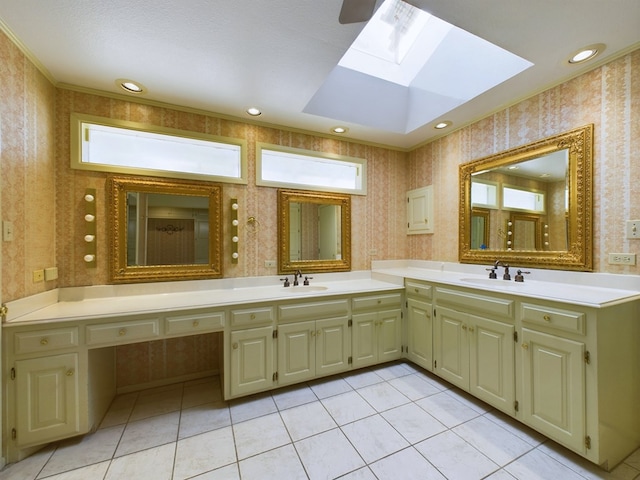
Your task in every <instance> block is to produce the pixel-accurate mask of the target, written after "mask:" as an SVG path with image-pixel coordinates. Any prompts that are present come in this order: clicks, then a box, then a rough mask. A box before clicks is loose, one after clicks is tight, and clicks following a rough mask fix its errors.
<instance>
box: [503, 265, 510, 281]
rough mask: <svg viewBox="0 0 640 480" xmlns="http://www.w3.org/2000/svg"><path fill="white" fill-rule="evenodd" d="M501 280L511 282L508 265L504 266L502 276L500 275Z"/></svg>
mask: <svg viewBox="0 0 640 480" xmlns="http://www.w3.org/2000/svg"><path fill="white" fill-rule="evenodd" d="M502 279H503V280H511V275H510V274H509V265H505V266H504V275H502Z"/></svg>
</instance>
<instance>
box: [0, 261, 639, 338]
mask: <svg viewBox="0 0 640 480" xmlns="http://www.w3.org/2000/svg"><path fill="white" fill-rule="evenodd" d="M484 270H485V267H483V266H481V265H463V264H454V263H442V262H430V261H417V260H395V261H376V262H373V269H372V270H371V271H358V272H346V273H333V274H317V275H314V279H313V280H311V285H310V288H306V287H304V286H297V287H294V286H291V287H288V288H285V287H283V286H282V282H281V281H280V279H279V277H271V276H269V277H266V276H265V277H250V278H229V279H220V280H196V281H185V282H160V283H147V284H133V285H98V286H89V287H73V288H61V289H55V290H50V291H48V292H44V293H42V294H38V295H34V296H31V297H27V298H23V299H19V300H15V301H13V302H8V303H7V307H8V308H9V312H8V315H7V319H6V320H5V322H4V323H3V327H11V326H14V325H25V324H30V323H49V322H61V321H73V320H82V319H93V318H95V319H99V318H105V317H112V318H113V317H120V316H126V315H131V314H153V313H161V312H166V311H169V310H192V309H200V308H215V307H221V308H222V307H227V306H230V305H243V304H251V303H259V302H276V301H286V300H296V299H303V298H306V299H313V298H318V299H322V298H324V297H330V296H335V295H350V294H358V293H368V292H371V293H375V292H381V291H385V290H402V289H403V288H404V279H405V278H410V279H416V280H425V281H429V282H433V283H437V284H440V285H449V286H455V287H465V288H470V289H476V290H478V291H487V292H499V293H506V294H513V295H517V296H519V297H525V298H534V299H541V300H551V301H558V302H564V303H569V304H575V305H582V306H587V307H595V308H603V307H607V306H611V305H615V304H618V303H623V302H629V301H635V300H640V276H637V275H609V274H596V273H584V272H566V271H549V270H534V269H527V270H528V271H531V274H530V275H527V276H525V280H524V282H523V283H516V282H514V281H513V280H511V281H505V280H502V268H501V269H500V271H499V272H498V279H496V280H489V278H488V275H487V274H486V272H484ZM515 273H516V269H512V271H511V275H512V278H513V277H514V276H515ZM534 278H535V280H534ZM627 286H628V288H627Z"/></svg>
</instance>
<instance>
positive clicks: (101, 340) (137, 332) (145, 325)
mask: <svg viewBox="0 0 640 480" xmlns="http://www.w3.org/2000/svg"><path fill="white" fill-rule="evenodd" d="M159 323H160V322H159V320H158V319H157V318H149V319H146V320H134V321H129V322H116V323H104V324H99V325H89V326H87V345H103V344H118V343H123V344H124V343H132V342H133V341H137V340H145V339H149V340H153V339H154V338H155V337H158V336H160V329H159Z"/></svg>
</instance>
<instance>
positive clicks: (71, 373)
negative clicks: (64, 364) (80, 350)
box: [67, 368, 75, 377]
mask: <svg viewBox="0 0 640 480" xmlns="http://www.w3.org/2000/svg"><path fill="white" fill-rule="evenodd" d="M74 373H75V372H74V371H73V369H72V368H71V369H69V370H67V377H73V374H74Z"/></svg>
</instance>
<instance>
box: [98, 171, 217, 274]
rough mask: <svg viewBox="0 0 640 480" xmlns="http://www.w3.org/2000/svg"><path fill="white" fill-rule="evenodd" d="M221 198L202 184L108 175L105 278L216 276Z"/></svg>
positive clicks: (215, 191)
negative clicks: (106, 263) (107, 230)
mask: <svg viewBox="0 0 640 480" xmlns="http://www.w3.org/2000/svg"><path fill="white" fill-rule="evenodd" d="M221 197H222V187H220V186H219V185H212V184H209V183H206V182H197V181H187V180H164V179H158V178H144V177H124V176H110V177H108V179H107V202H108V205H109V214H108V217H109V219H108V227H109V232H110V252H109V265H110V277H111V281H112V282H113V283H133V282H154V281H166V280H193V279H201V278H219V277H222V248H223V245H222V211H221Z"/></svg>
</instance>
